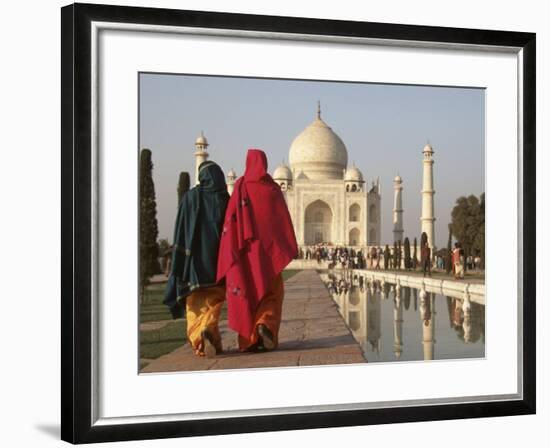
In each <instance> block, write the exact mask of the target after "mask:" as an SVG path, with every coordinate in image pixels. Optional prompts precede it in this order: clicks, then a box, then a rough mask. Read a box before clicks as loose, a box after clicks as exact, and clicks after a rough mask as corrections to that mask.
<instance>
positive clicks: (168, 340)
mask: <svg viewBox="0 0 550 448" xmlns="http://www.w3.org/2000/svg"><path fill="white" fill-rule="evenodd" d="M185 341H186V322H185V320H176V321H174V322H170V323H168V324H166V325H165V326H164V327H162V328H159V329H156V330H147V331H141V332H140V341H139V349H140V358H145V359H156V358H158V357H159V356H162V355H165V354H166V353H170V352H172V351H174V350H175V349H177V348H178V347H181V346H182V345H184V344H185Z"/></svg>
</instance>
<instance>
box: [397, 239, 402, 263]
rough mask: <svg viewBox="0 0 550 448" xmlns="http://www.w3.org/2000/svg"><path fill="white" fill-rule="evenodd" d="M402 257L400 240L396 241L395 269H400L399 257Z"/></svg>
mask: <svg viewBox="0 0 550 448" xmlns="http://www.w3.org/2000/svg"><path fill="white" fill-rule="evenodd" d="M402 258H403V250H402V248H401V240H399V241H398V242H397V269H401V259H402Z"/></svg>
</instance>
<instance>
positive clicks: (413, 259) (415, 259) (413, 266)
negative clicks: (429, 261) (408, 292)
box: [412, 237, 418, 270]
mask: <svg viewBox="0 0 550 448" xmlns="http://www.w3.org/2000/svg"><path fill="white" fill-rule="evenodd" d="M417 264H418V256H417V254H416V237H415V238H414V252H413V258H412V268H413V269H414V270H416V265H417Z"/></svg>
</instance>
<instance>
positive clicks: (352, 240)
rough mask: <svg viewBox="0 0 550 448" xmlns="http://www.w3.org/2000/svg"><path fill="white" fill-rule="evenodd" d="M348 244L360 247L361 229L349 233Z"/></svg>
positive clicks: (354, 229)
mask: <svg viewBox="0 0 550 448" xmlns="http://www.w3.org/2000/svg"><path fill="white" fill-rule="evenodd" d="M348 244H349V245H350V246H358V245H359V229H358V228H353V229H351V230H350V231H349V241H348Z"/></svg>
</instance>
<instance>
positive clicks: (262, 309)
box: [239, 274, 285, 351]
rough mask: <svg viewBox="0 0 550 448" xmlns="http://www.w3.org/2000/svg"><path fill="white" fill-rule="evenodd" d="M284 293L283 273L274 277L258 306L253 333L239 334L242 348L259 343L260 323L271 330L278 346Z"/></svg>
mask: <svg viewBox="0 0 550 448" xmlns="http://www.w3.org/2000/svg"><path fill="white" fill-rule="evenodd" d="M284 295H285V291H284V281H283V275H282V274H279V275H277V276H276V277H275V278H274V280H273V283H272V284H271V287H270V288H269V289H268V290H267V292H266V293H265V295H264V296H263V297H262V299H261V301H260V303H259V304H258V307H257V308H256V313H255V315H254V325H253V331H252V333H251V334H250V335H249V336H248V337H244V336H242V335H239V349H240V350H242V351H244V350H248V349H250V348H252V347H254V346H255V345H256V344H257V343H258V332H257V328H258V325H260V324H264V325H265V326H266V327H267V328H268V329H269V331H271V334H272V335H273V342H274V344H275V348H277V345H278V343H279V328H280V326H281V317H282V313H283V299H284Z"/></svg>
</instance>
